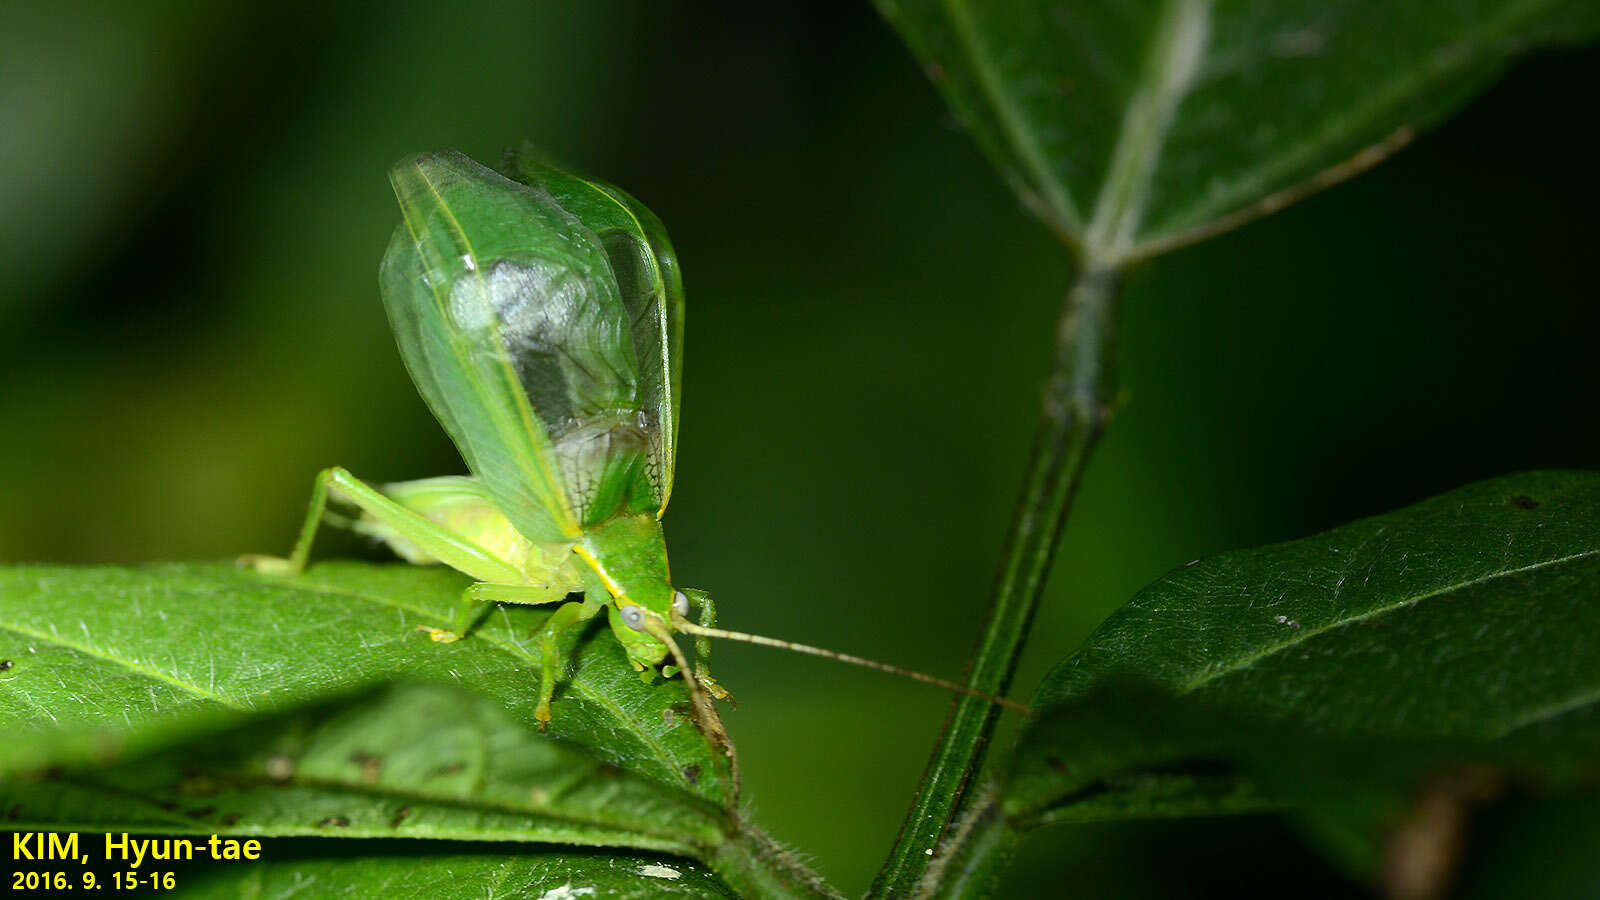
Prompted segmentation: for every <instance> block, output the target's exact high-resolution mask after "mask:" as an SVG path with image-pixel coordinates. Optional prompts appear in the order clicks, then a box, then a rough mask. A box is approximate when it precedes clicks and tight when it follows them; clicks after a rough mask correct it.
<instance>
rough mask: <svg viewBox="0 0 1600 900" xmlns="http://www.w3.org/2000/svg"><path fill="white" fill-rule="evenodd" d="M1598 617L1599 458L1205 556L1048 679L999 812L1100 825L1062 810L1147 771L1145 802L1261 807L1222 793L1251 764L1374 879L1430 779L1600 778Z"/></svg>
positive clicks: (1151, 592)
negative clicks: (1581, 467) (1586, 466)
mask: <svg viewBox="0 0 1600 900" xmlns="http://www.w3.org/2000/svg"><path fill="white" fill-rule="evenodd" d="M1597 612H1600V475H1597V474H1595V473H1587V472H1534V473H1527V474H1522V475H1514V476H1509V477H1505V478H1499V479H1494V480H1491V481H1486V482H1481V483H1478V484H1475V485H1471V486H1469V487H1465V488H1461V489H1459V490H1456V491H1452V492H1449V493H1446V494H1443V495H1440V496H1438V497H1434V498H1431V499H1429V500H1426V501H1423V502H1421V503H1419V504H1417V505H1415V506H1412V507H1409V508H1407V509H1403V510H1400V511H1397V512H1393V513H1389V514H1385V515H1381V516H1375V517H1373V518H1370V519H1364V520H1360V521H1357V522H1354V523H1351V524H1349V525H1346V526H1343V527H1341V528H1338V529H1335V530H1333V531H1330V532H1327V533H1324V534H1321V535H1317V536H1315V537H1311V538H1306V539H1304V540H1300V541H1294V542H1291V543H1287V544H1279V545H1275V546H1270V547H1265V548H1260V549H1256V550H1249V551H1242V552H1238V553H1230V554H1225V555H1222V556H1219V557H1215V558H1212V559H1204V560H1198V561H1196V562H1195V563H1192V564H1190V565H1189V566H1186V567H1184V568H1181V569H1178V570H1176V571H1174V572H1173V573H1171V574H1169V575H1167V576H1166V577H1164V578H1163V579H1161V580H1159V581H1157V582H1156V583H1154V584H1152V585H1150V586H1149V587H1147V588H1145V589H1144V590H1143V591H1141V592H1140V593H1139V594H1138V595H1137V596H1135V597H1134V599H1133V600H1132V601H1130V602H1129V603H1128V604H1127V605H1126V606H1125V607H1123V608H1122V609H1121V610H1119V611H1118V612H1117V613H1115V614H1114V615H1112V616H1111V617H1110V618H1109V619H1108V620H1107V621H1106V622H1105V623H1104V624H1103V625H1102V626H1101V627H1100V629H1099V630H1097V631H1096V632H1095V634H1094V635H1093V636H1091V637H1090V639H1089V641H1088V642H1087V643H1086V645H1085V646H1084V647H1083V648H1082V649H1080V650H1079V651H1078V652H1077V653H1075V654H1074V655H1073V656H1072V657H1070V658H1068V659H1067V660H1066V661H1065V662H1063V663H1062V664H1061V665H1060V666H1058V667H1057V668H1056V670H1055V671H1053V672H1052V673H1051V674H1050V675H1049V677H1047V678H1046V680H1045V682H1044V684H1043V686H1042V687H1041V689H1040V691H1039V695H1038V702H1039V705H1040V707H1041V708H1042V709H1044V712H1042V713H1041V715H1040V716H1039V718H1038V719H1037V721H1035V722H1034V723H1033V725H1032V726H1031V727H1030V729H1029V732H1028V734H1027V735H1026V736H1025V737H1024V739H1023V741H1022V743H1021V745H1020V747H1019V749H1018V752H1017V755H1016V758H1015V760H1014V766H1013V769H1012V771H1011V773H1010V776H1009V781H1008V783H1007V786H1006V788H1005V792H1004V797H1005V808H1006V810H1007V812H1008V815H1010V816H1011V817H1013V819H1014V820H1016V821H1018V822H1023V823H1042V822H1050V821H1074V820H1081V819H1084V818H1091V817H1095V816H1093V815H1092V812H1091V811H1088V810H1085V811H1082V812H1075V807H1076V806H1077V805H1078V804H1080V803H1091V804H1103V803H1104V802H1106V801H1105V799H1104V798H1105V796H1106V795H1107V794H1108V793H1111V794H1113V795H1118V794H1120V802H1122V803H1123V804H1129V802H1130V794H1129V791H1128V790H1127V789H1126V784H1127V780H1128V779H1129V778H1137V777H1151V778H1153V779H1154V780H1153V781H1152V782H1151V787H1149V788H1139V787H1138V782H1137V781H1135V782H1134V784H1135V786H1136V788H1135V790H1134V791H1133V793H1132V798H1134V799H1136V798H1137V797H1138V796H1139V791H1140V790H1153V791H1158V793H1154V794H1152V797H1154V798H1159V799H1160V800H1161V801H1162V803H1164V804H1167V805H1168V806H1175V807H1180V808H1181V807H1182V806H1183V805H1184V804H1185V803H1188V804H1191V805H1192V806H1193V807H1194V810H1195V811H1196V812H1229V811H1243V810H1245V809H1248V808H1251V806H1252V803H1256V808H1260V804H1259V802H1257V801H1259V799H1260V798H1249V797H1247V798H1246V800H1245V801H1241V800H1240V799H1239V798H1238V797H1237V796H1234V795H1232V794H1230V793H1228V792H1227V791H1222V792H1219V791H1218V787H1219V785H1221V786H1224V787H1225V786H1226V785H1227V784H1229V782H1228V780H1227V779H1229V778H1235V777H1248V779H1249V780H1250V782H1251V784H1252V788H1251V789H1250V790H1256V791H1260V792H1261V794H1262V795H1263V796H1264V797H1265V798H1268V803H1269V804H1275V805H1280V806H1289V807H1293V808H1295V809H1296V810H1297V811H1298V812H1299V814H1300V815H1302V817H1303V818H1304V819H1305V821H1306V822H1307V823H1308V826H1309V828H1310V829H1311V831H1312V833H1313V834H1314V835H1315V836H1316V837H1318V838H1319V839H1320V840H1321V841H1322V843H1323V844H1324V846H1325V848H1326V849H1328V850H1329V851H1330V852H1331V853H1332V854H1333V855H1334V856H1335V857H1336V858H1337V859H1339V860H1340V861H1342V862H1344V863H1345V864H1346V865H1348V866H1350V867H1351V868H1353V869H1355V870H1357V871H1361V872H1364V873H1367V874H1370V873H1371V872H1372V871H1373V870H1374V869H1375V868H1376V867H1377V866H1378V865H1379V863H1380V861H1381V852H1382V848H1381V843H1380V842H1381V839H1382V837H1383V835H1384V833H1385V831H1386V830H1387V829H1389V828H1392V827H1394V826H1395V825H1396V824H1397V823H1398V822H1399V821H1400V819H1401V817H1403V815H1404V814H1405V811H1406V808H1407V804H1408V803H1409V802H1410V801H1411V800H1412V799H1414V794H1415V792H1416V791H1417V790H1418V789H1419V786H1421V785H1424V784H1426V783H1428V782H1427V781H1426V780H1427V779H1429V778H1436V777H1438V776H1439V773H1441V772H1450V771H1462V770H1468V769H1479V768H1487V769H1488V770H1490V771H1492V772H1494V773H1495V775H1494V781H1495V783H1496V784H1498V785H1500V788H1501V789H1510V788H1511V787H1516V788H1519V789H1523V788H1526V789H1549V788H1583V789H1588V788H1593V787H1597V786H1600V765H1597V764H1600V665H1596V664H1595V663H1594V659H1595V655H1594V652H1593V648H1594V647H1596V646H1600V615H1597ZM1195 766H1198V767H1199V768H1198V770H1195V769H1194V767H1195ZM1186 767H1187V768H1186ZM1196 771H1197V772H1198V773H1200V774H1199V775H1196V774H1194V773H1195V772H1196ZM1140 773H1145V774H1144V775H1141V774H1140ZM1184 777H1195V778H1196V779H1197V780H1196V782H1195V785H1196V787H1195V790H1194V792H1193V794H1191V795H1186V792H1185V788H1184V785H1183V782H1182V780H1181V779H1182V778H1184ZM1175 779H1176V780H1175ZM1219 779H1220V780H1219ZM1119 784H1121V785H1123V786H1124V787H1123V789H1122V790H1121V791H1120V792H1119V791H1118V790H1116V787H1117V786H1118V785H1119Z"/></svg>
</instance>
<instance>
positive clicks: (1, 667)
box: [0, 659, 16, 672]
mask: <svg viewBox="0 0 1600 900" xmlns="http://www.w3.org/2000/svg"><path fill="white" fill-rule="evenodd" d="M15 665H16V663H14V662H12V661H11V660H9V659H0V672H8V671H10V670H11V667H12V666H15Z"/></svg>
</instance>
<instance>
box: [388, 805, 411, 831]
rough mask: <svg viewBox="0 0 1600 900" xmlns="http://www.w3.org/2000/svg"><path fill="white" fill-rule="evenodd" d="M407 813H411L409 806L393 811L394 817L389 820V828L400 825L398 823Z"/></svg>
mask: <svg viewBox="0 0 1600 900" xmlns="http://www.w3.org/2000/svg"><path fill="white" fill-rule="evenodd" d="M409 815H411V807H409V806H402V807H400V808H399V809H397V810H395V811H394V818H392V819H390V820H389V827H390V828H399V827H400V823H401V822H404V821H405V820H406V816H409Z"/></svg>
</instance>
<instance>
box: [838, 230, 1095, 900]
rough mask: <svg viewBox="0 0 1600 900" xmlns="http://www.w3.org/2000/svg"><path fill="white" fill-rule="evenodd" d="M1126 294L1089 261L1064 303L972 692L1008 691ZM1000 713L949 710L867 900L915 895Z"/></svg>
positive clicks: (960, 703)
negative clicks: (1121, 299) (1052, 363)
mask: <svg viewBox="0 0 1600 900" xmlns="http://www.w3.org/2000/svg"><path fill="white" fill-rule="evenodd" d="M1091 259H1092V257H1091ZM1120 286H1121V273H1120V272H1119V271H1118V270H1117V269H1115V268H1111V267H1101V266H1096V265H1094V264H1093V263H1092V262H1090V263H1089V264H1087V265H1086V267H1085V268H1084V269H1083V271H1081V272H1080V273H1079V275H1078V279H1077V282H1076V283H1075V284H1074V285H1073V287H1072V289H1071V290H1070V291H1069V292H1068V294H1067V300H1066V304H1065V305H1064V307H1063V309H1062V313H1061V322H1060V325H1059V328H1058V331H1057V336H1056V337H1057V340H1056V359H1055V368H1054V370H1053V371H1052V372H1051V374H1050V379H1049V381H1048V382H1047V383H1046V386H1045V392H1044V408H1043V411H1042V413H1041V417H1040V423H1039V431H1038V437H1037V438H1036V440H1035V442H1034V448H1033V458H1032V460H1031V461H1030V462H1029V464H1028V472H1027V475H1026V477H1025V479H1024V481H1023V485H1022V497H1021V500H1020V502H1019V503H1018V506H1017V512H1016V517H1015V518H1014V519H1013V521H1012V526H1011V532H1010V534H1009V536H1008V537H1007V540H1006V549H1005V553H1004V556H1003V562H1002V565H1001V568H1000V575H999V578H998V580H997V582H996V585H995V589H994V599H993V605H992V607H991V608H990V610H989V618H988V621H987V622H986V623H985V625H984V628H983V631H982V634H981V636H980V637H979V639H978V645H977V648H976V649H975V651H974V653H973V657H972V662H971V663H970V665H969V666H968V670H967V682H966V683H967V685H968V686H969V687H971V688H973V689H974V690H978V691H983V692H985V693H991V694H1001V695H1003V694H1004V693H1005V691H1006V689H1007V688H1008V687H1009V686H1010V682H1011V677H1012V675H1013V674H1014V673H1015V671H1016V666H1017V659H1018V656H1019V655H1020V653H1021V650H1022V645H1023V643H1024V641H1025V640H1026V638H1027V635H1028V629H1029V627H1030V626H1031V624H1032V622H1033V613H1034V610H1035V609H1036V608H1037V606H1038V601H1039V595H1040V594H1041V593H1042V592H1043V590H1044V585H1045V579H1046V576H1047V575H1048V574H1049V571H1050V562H1051V559H1052V558H1053V557H1054V555H1055V548H1056V544H1057V538H1058V537H1059V536H1060V534H1061V528H1062V526H1063V525H1064V524H1065V522H1066V515H1067V510H1068V508H1069V507H1070V506H1071V504H1072V497H1073V495H1074V494H1075V493H1076V491H1077V488H1078V484H1079V482H1080V481H1081V480H1082V477H1083V471H1084V468H1085V465H1086V464H1087V462H1088V460H1089V455H1090V451H1092V450H1093V449H1094V446H1095V443H1096V442H1097V441H1098V440H1099V438H1100V435H1101V433H1102V432H1103V431H1104V430H1105V426H1106V423H1107V422H1108V421H1109V420H1110V418H1111V413H1112V407H1113V397H1114V392H1115V388H1114V387H1113V378H1112V353H1113V349H1114V344H1115V338H1116V321H1117V300H1118V295H1119V290H1120ZM999 713H1000V708H999V707H998V706H996V705H994V704H992V703H989V702H987V701H983V700H978V699H975V698H972V697H957V698H955V699H954V701H953V702H952V703H951V707H950V713H949V716H948V717H947V718H946V719H945V726H944V732H943V733H942V734H941V735H940V739H939V745H938V746H937V747H936V748H935V749H934V752H933V756H932V758H931V759H929V760H928V768H927V771H926V772H925V773H924V774H923V779H922V784H921V786H920V788H919V789H918V791H917V795H916V797H915V798H914V799H913V800H912V804H911V810H910V812H909V813H908V814H907V816H906V820H905V824H904V825H903V826H901V830H900V837H899V840H898V841H896V843H895V847H894V849H893V850H892V851H891V852H890V855H889V859H888V861H887V862H886V863H885V864H884V867H883V869H882V870H881V871H880V872H879V873H878V877H877V879H876V880H875V881H874V882H873V885H872V890H871V891H870V892H869V894H868V896H869V897H873V898H885V897H907V896H912V895H913V893H914V892H915V890H916V888H917V885H918V883H919V882H920V880H921V879H922V875H923V873H924V872H925V871H926V870H927V868H928V863H929V862H930V861H931V859H932V854H933V853H934V852H935V851H936V850H937V849H938V847H939V844H940V842H941V841H942V840H943V839H944V836H945V833H946V831H948V830H949V827H950V823H951V822H952V821H954V819H955V817H956V816H957V815H958V814H959V813H960V811H961V808H962V798H963V794H964V792H965V791H966V789H967V788H968V786H969V784H970V782H971V780H972V778H973V776H974V775H975V774H976V772H977V771H978V768H979V766H980V765H981V764H982V762H983V753H984V747H985V744H986V743H987V742H988V739H989V735H990V734H991V733H992V732H993V730H994V725H995V722H996V720H997V719H998V717H999Z"/></svg>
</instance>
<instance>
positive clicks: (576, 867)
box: [176, 853, 738, 900]
mask: <svg viewBox="0 0 1600 900" xmlns="http://www.w3.org/2000/svg"><path fill="white" fill-rule="evenodd" d="M179 878H180V879H181V881H180V884H179V888H180V891H179V893H178V894H177V895H176V896H179V897H183V898H186V900H204V898H207V897H219V898H228V900H234V898H238V897H252V898H258V900H273V898H283V900H287V898H290V897H294V898H302V897H305V896H307V890H308V889H310V890H311V891H313V892H314V895H315V896H318V897H386V898H394V900H404V898H412V897H415V898H428V900H433V898H440V900H450V898H461V900H482V898H484V897H492V898H496V900H500V898H517V897H521V898H526V900H585V898H592V900H601V898H605V900H655V898H657V897H661V898H671V897H692V898H706V897H712V898H718V897H726V898H731V897H737V896H738V895H737V894H735V893H734V892H732V891H731V890H729V889H728V887H727V886H726V885H724V884H723V883H722V882H720V881H718V880H717V878H716V876H714V875H711V874H710V873H708V872H706V871H705V870H704V869H701V868H699V867H697V866H694V865H691V864H687V863H684V862H680V861H678V860H663V859H653V858H651V857H645V856H629V855H614V854H580V853H527V854H519V855H517V856H501V855H498V854H496V855H485V854H470V853H454V854H449V855H438V856H434V855H425V856H419V855H415V854H404V853H395V854H393V855H386V856H379V855H373V856H361V857H355V858H338V859H285V860H269V861H263V862H259V863H243V864H233V865H227V866H216V867H213V868H210V869H206V870H203V871H201V872H199V873H196V874H193V875H190V874H188V873H181V874H180V875H179Z"/></svg>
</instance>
